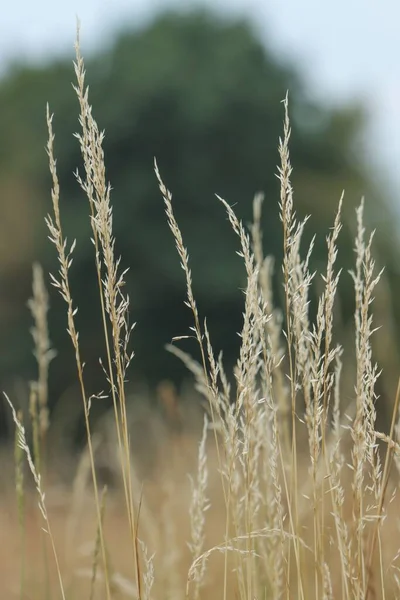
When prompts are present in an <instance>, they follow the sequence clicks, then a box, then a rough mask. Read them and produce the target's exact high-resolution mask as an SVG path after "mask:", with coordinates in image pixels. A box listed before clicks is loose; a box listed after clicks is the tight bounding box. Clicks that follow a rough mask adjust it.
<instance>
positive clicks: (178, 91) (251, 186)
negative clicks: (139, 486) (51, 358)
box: [0, 12, 398, 397]
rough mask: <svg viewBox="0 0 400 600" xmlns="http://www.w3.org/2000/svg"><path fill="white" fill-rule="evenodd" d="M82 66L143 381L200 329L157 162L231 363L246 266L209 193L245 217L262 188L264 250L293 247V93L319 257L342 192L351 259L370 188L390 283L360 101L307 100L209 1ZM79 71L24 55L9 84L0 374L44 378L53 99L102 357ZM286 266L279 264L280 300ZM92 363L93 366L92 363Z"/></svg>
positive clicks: (300, 185) (348, 309)
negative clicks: (36, 298) (289, 192)
mask: <svg viewBox="0 0 400 600" xmlns="http://www.w3.org/2000/svg"><path fill="white" fill-rule="evenodd" d="M86 65H87V72H88V81H89V83H90V88H91V102H92V104H93V107H94V114H95V116H96V119H97V121H98V123H99V126H100V128H102V129H103V128H104V129H105V131H106V138H105V155H106V166H107V169H108V171H107V175H108V178H109V180H110V181H111V184H112V186H113V189H114V191H113V194H112V199H113V204H114V214H115V217H114V223H115V234H116V238H117V251H118V252H120V253H121V254H122V256H123V264H124V265H130V267H131V270H130V274H129V276H128V285H129V293H130V297H131V300H132V319H133V320H134V321H137V323H138V325H137V328H136V330H135V333H134V335H133V346H134V349H135V353H136V358H135V360H134V363H133V377H137V378H139V379H142V378H144V379H146V380H148V381H151V382H156V381H157V380H159V379H160V378H165V377H171V376H172V377H175V378H179V377H180V376H181V374H182V371H181V370H179V369H180V366H179V365H177V361H176V360H175V359H173V358H172V357H169V356H168V355H167V353H166V352H165V350H164V344H165V343H167V342H169V340H170V339H171V337H172V336H173V335H177V334H185V333H187V331H188V327H189V325H190V324H191V315H190V314H189V312H188V311H187V309H185V307H184V306H183V299H184V295H185V284H184V280H183V274H182V271H181V269H180V268H179V259H178V257H177V255H176V252H175V248H174V242H173V240H172V238H171V235H170V232H169V229H168V227H167V224H166V220H165V216H164V212H163V204H162V199H161V197H160V194H159V191H158V188H157V183H156V179H155V176H154V173H153V158H154V157H156V158H157V161H158V163H159V167H160V171H161V173H162V176H163V178H164V180H165V183H166V185H167V186H168V187H169V189H170V190H171V191H172V193H173V196H174V203H175V208H176V215H177V218H178V221H179V223H180V225H181V228H182V231H183V235H184V240H185V243H186V244H187V246H188V248H189V251H190V257H191V266H192V270H193V277H194V287H195V293H196V295H197V298H198V302H199V306H200V309H201V312H202V315H207V316H208V321H209V325H210V329H211V332H212V335H213V339H214V343H215V348H216V350H219V349H222V348H223V349H224V351H225V356H226V358H227V360H228V361H229V362H230V361H232V360H233V358H234V356H235V353H236V349H237V336H236V333H235V332H236V331H239V329H240V325H241V310H242V301H243V298H242V292H241V291H240V287H241V286H242V287H243V283H244V272H243V267H242V264H241V261H240V260H239V259H238V257H237V256H236V255H235V251H236V250H237V240H236V238H235V236H234V234H233V233H232V231H231V229H230V227H229V224H228V223H227V220H226V217H225V214H224V210H223V208H222V206H221V205H220V203H219V202H218V201H217V200H216V199H215V196H214V193H215V192H216V193H218V194H219V195H221V196H223V197H224V198H225V199H226V200H227V201H228V202H229V203H231V204H235V206H236V209H237V212H238V214H239V216H240V217H242V218H243V219H244V220H245V221H246V222H248V221H249V220H250V219H251V212H252V200H253V196H254V193H255V192H257V191H259V190H261V191H264V192H265V193H266V202H265V212H264V225H265V233H264V240H265V251H266V253H268V254H273V255H274V256H276V257H277V260H278V264H279V259H280V256H281V245H282V244H281V230H280V223H279V219H278V198H279V189H278V182H277V180H276V177H275V173H276V164H277V162H278V153H277V144H278V138H279V136H280V135H281V132H282V118H283V111H282V106H281V100H282V98H283V97H284V96H285V94H286V91H287V90H289V92H290V108H291V114H292V145H291V159H292V164H293V166H294V189H295V197H296V206H297V211H298V214H299V216H304V215H305V214H308V213H311V214H312V219H311V222H310V226H309V231H310V232H313V231H314V230H316V231H317V233H318V238H317V245H316V251H315V264H319V263H321V262H322V261H325V235H326V233H327V232H328V228H329V227H330V226H331V224H332V222H333V218H334V213H335V211H336V208H337V204H338V201H339V198H340V195H341V192H342V189H343V188H344V189H345V190H346V201H345V228H344V232H343V235H342V237H341V248H342V255H341V261H342V264H343V265H344V266H345V267H349V266H350V265H351V264H352V258H353V257H352V246H353V242H352V233H353V231H352V227H351V226H350V223H354V206H355V205H356V204H358V203H359V201H360V198H361V196H362V195H363V194H367V197H368V202H367V213H368V214H369V215H370V222H371V221H372V223H373V225H374V226H378V228H379V231H378V236H377V237H378V240H377V245H378V248H379V250H380V252H381V256H382V259H381V261H382V262H388V267H389V268H388V272H389V273H390V277H391V281H392V280H393V281H394V280H395V279H396V278H397V273H396V269H395V267H394V266H391V263H390V260H391V259H390V256H389V252H388V250H391V249H392V246H393V243H394V239H395V238H394V233H393V226H392V223H391V217H390V212H389V210H388V208H387V206H386V204H385V201H384V199H383V198H382V197H381V195H380V194H378V193H377V191H376V190H374V189H373V182H372V180H371V179H370V177H369V176H367V173H366V171H365V169H364V168H363V165H362V163H361V161H359V160H358V156H359V154H360V137H359V134H360V132H361V131H362V124H363V113H362V110H361V108H360V107H349V108H346V109H335V110H333V109H332V108H326V107H323V106H319V105H318V106H317V105H315V104H313V103H311V102H310V101H309V99H308V98H307V90H306V89H305V87H304V85H303V84H302V82H301V80H300V77H299V75H298V74H297V73H296V72H295V70H294V69H293V68H291V67H290V66H288V65H287V64H283V63H282V61H280V60H279V59H278V58H277V57H276V56H275V55H274V54H273V53H272V52H271V51H269V50H268V49H266V48H265V47H264V45H263V44H262V43H261V41H260V40H259V39H258V38H257V36H256V35H255V33H254V31H253V30H252V28H251V27H250V25H249V24H248V23H246V22H244V21H238V22H227V21H223V20H218V19H217V18H216V17H215V15H213V14H208V13H205V12H194V13H192V14H185V15H180V14H173V13H168V14H164V15H161V16H159V17H158V18H157V19H156V20H155V21H154V22H153V23H152V24H151V25H149V26H148V27H147V28H145V29H143V30H139V31H126V32H123V33H121V34H120V36H119V37H118V39H117V40H116V41H115V43H114V45H113V46H112V47H111V48H107V49H106V50H105V51H104V52H102V53H100V54H98V55H97V56H95V57H94V58H92V59H91V60H87V61H86ZM72 79H73V70H72V66H71V63H70V61H69V60H66V61H65V62H60V63H57V64H53V65H51V66H47V67H42V68H38V67H32V66H15V65H14V66H13V68H11V69H10V72H9V74H8V75H7V76H6V77H5V78H4V79H3V81H2V82H1V85H0V193H1V199H2V206H3V211H2V212H3V219H2V220H1V225H0V227H1V228H2V229H1V232H0V233H1V241H0V243H1V247H2V249H3V252H2V253H1V258H0V277H1V282H0V283H1V297H0V309H1V314H0V319H1V329H2V332H3V335H2V337H1V342H0V344H1V353H0V376H1V377H2V378H3V380H4V378H5V377H6V376H9V377H11V378H12V377H15V376H16V375H17V374H18V375H21V376H22V377H24V378H26V377H29V376H31V375H32V374H33V368H34V365H33V363H32V360H31V358H30V346H31V340H30V338H29V334H28V328H29V315H28V311H27V310H26V304H25V303H26V300H27V298H28V297H29V295H30V265H31V262H32V260H33V259H39V260H40V261H41V262H42V263H44V266H45V268H46V269H51V270H53V271H54V270H55V269H56V268H57V267H56V259H55V256H54V251H53V248H52V247H50V244H49V243H48V242H47V241H46V231H45V228H44V224H43V217H44V215H45V213H46V212H47V211H48V210H49V209H50V193H49V189H50V178H49V175H48V173H47V158H46V155H45V152H44V150H43V147H44V145H45V143H46V128H45V105H46V102H47V101H49V103H50V107H51V110H52V111H54V112H55V121H54V126H55V132H56V154H57V157H58V168H59V176H60V182H61V190H62V211H63V217H64V223H65V228H66V231H67V233H68V236H69V238H72V237H77V239H78V245H77V250H76V257H75V262H74V267H73V269H72V273H73V284H74V289H75V290H76V291H75V299H76V302H77V304H78V305H79V308H80V311H79V321H78V325H79V328H80V329H81V330H82V335H81V339H82V343H83V350H84V354H85V359H86V360H87V362H88V363H89V372H91V370H90V366H91V365H92V364H95V363H96V361H97V358H98V356H99V355H100V354H102V353H103V346H102V341H101V339H102V338H101V331H100V327H99V325H98V323H99V321H96V319H97V318H98V317H99V312H98V309H97V303H98V302H97V295H96V279H95V274H94V270H93V248H92V245H91V244H90V242H89V220H88V206H87V203H86V202H85V199H84V197H83V194H82V193H81V191H80V189H79V186H78V184H77V183H76V180H75V178H74V176H73V172H74V171H75V170H76V168H77V167H78V168H79V166H80V164H81V161H80V156H79V148H78V144H77V142H76V140H75V139H74V138H73V136H72V133H73V132H74V131H76V130H77V129H78V123H77V115H78V106H77V101H76V99H75V98H74V92H73V90H72V88H71V85H70V81H71V80H72ZM392 264H394V262H393V263H392ZM279 275H280V271H279V273H278V274H277V291H278V297H279V294H280V293H281V287H280V286H279V285H278V282H279ZM397 279H398V278H397ZM397 279H396V281H397ZM344 280H345V282H344V288H343V296H342V298H343V302H342V313H343V315H342V316H343V319H344V320H347V319H349V318H350V316H351V313H352V304H351V281H350V278H349V277H348V278H346V277H345V276H344ZM396 285H397V286H398V283H397V284H396ZM52 304H53V306H52V311H51V332H52V339H53V341H54V345H55V346H56V348H57V350H58V351H59V358H58V359H56V361H55V362H54V364H53V365H52V373H53V374H56V377H54V379H53V384H52V390H53V396H54V397H57V396H58V395H59V394H60V393H61V392H62V391H63V389H64V388H65V387H66V386H67V385H68V384H69V382H70V381H71V379H72V378H73V377H74V370H73V369H74V365H73V361H72V352H71V350H70V346H69V340H68V339H67V335H66V333H65V316H64V312H63V311H64V309H63V306H62V304H61V302H60V301H59V300H58V298H57V296H56V295H54V296H52ZM93 307H96V309H94V308H93ZM92 372H93V376H95V375H96V374H98V370H96V368H95V367H93V371H92ZM95 387H96V388H98V383H96V386H95Z"/></svg>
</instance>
